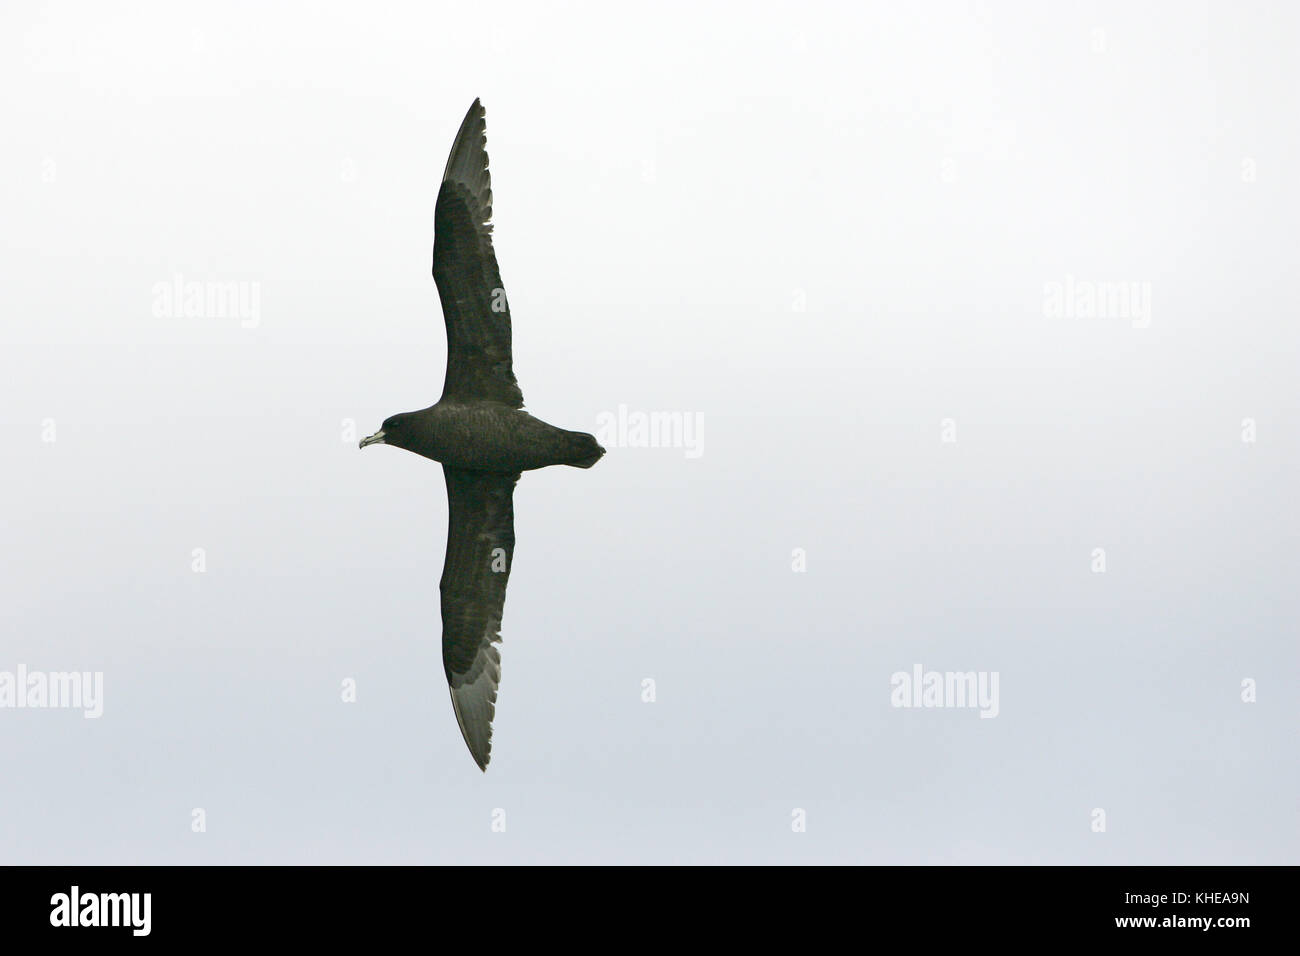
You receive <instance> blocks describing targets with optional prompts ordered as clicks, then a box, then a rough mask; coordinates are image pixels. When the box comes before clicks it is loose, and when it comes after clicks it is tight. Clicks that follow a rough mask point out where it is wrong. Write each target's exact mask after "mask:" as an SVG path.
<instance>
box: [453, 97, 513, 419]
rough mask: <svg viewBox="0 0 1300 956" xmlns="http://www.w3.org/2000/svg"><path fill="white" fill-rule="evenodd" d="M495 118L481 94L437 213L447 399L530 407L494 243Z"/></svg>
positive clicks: (455, 149)
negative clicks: (488, 117)
mask: <svg viewBox="0 0 1300 956" xmlns="http://www.w3.org/2000/svg"><path fill="white" fill-rule="evenodd" d="M486 145H487V123H486V121H485V111H484V109H483V106H482V104H481V103H479V101H478V100H475V101H474V105H473V106H471V107H470V108H469V113H467V114H466V115H465V121H464V122H463V123H461V124H460V132H459V133H457V134H456V142H455V144H454V145H453V146H452V147H451V156H450V158H449V159H448V160H447V169H446V171H445V172H444V173H443V174H442V187H441V188H440V189H439V190H438V205H437V208H436V210H435V211H434V239H433V278H434V280H435V281H436V282H437V283H438V297H439V298H440V299H442V315H443V318H444V320H445V321H446V323H447V378H446V381H445V382H444V384H443V389H442V397H443V400H444V401H446V400H452V401H457V400H459V401H494V402H501V403H503V404H505V405H509V406H510V407H511V408H522V407H523V404H524V396H523V393H522V392H521V391H520V390H519V384H518V383H517V382H516V381H515V373H514V370H513V369H512V368H511V355H510V309H509V307H508V305H507V303H506V294H505V287H504V286H503V285H502V283H501V270H500V269H498V268H497V257H496V253H495V252H494V251H493V249H492V223H491V219H492V177H491V176H490V175H489V173H488V168H487V166H488V156H487V150H486V149H485V148H484V147H485V146H486Z"/></svg>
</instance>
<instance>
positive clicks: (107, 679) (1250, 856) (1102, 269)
mask: <svg viewBox="0 0 1300 956" xmlns="http://www.w3.org/2000/svg"><path fill="white" fill-rule="evenodd" d="M1297 40H1300V9H1297V8H1296V7H1295V6H1294V5H1291V4H1285V3H1262V4H1261V3H1245V4H1242V3H1232V4H1228V3H1215V4H1208V5H1207V4H1184V3H1147V4H1140V5H1134V4H1128V3H1091V4H1084V5H1080V6H1077V7H1072V8H1070V9H1063V8H1061V7H1060V6H1059V5H1051V6H1047V7H1044V6H1043V5H1039V4H1031V3H992V4H965V3H951V4H947V3H945V4H939V3H927V4H920V5H900V4H871V5H859V4H848V3H843V4H820V5H819V4H809V3H799V4H793V3H792V4H766V5H751V6H746V7H744V8H743V9H742V8H739V7H737V6H736V5H734V4H732V5H723V4H700V3H692V4H690V5H688V6H686V5H683V6H675V5H673V4H665V5H659V6H655V7H654V8H643V9H641V10H639V11H637V12H636V13H635V14H633V13H629V12H627V11H623V12H619V11H616V10H612V9H607V8H606V7H605V6H604V5H599V4H566V5H564V6H562V7H555V8H549V9H543V8H541V7H540V6H534V5H526V4H498V5H490V6H485V5H477V4H476V5H472V6H466V5H443V4H412V5H403V6H398V5H387V4H378V5H375V4H372V5H356V4H339V5H336V6H334V7H332V8H331V7H329V6H328V5H321V4H279V5H277V4H233V5H228V6H224V7H222V9H221V10H220V11H219V15H218V14H217V13H212V14H200V13H198V12H196V11H182V10H177V9H174V8H173V7H172V5H167V4H154V5H146V6H143V7H141V8H139V9H137V10H134V11H131V12H124V11H121V10H114V11H109V10H108V9H107V8H104V7H102V6H101V5H98V4H90V3H83V4H57V5H37V4H22V3H11V4H6V5H5V7H4V12H3V13H0V109H2V110H3V124H0V125H2V128H3V130H4V138H5V143H6V148H5V149H4V150H0V204H2V208H3V210H4V213H3V216H0V243H2V246H0V253H2V258H0V312H2V314H3V316H4V320H3V323H2V324H0V443H2V444H3V447H4V448H5V458H4V462H5V467H4V468H3V469H0V495H2V497H3V501H4V547H3V548H0V607H2V608H3V614H2V615H0V628H2V630H0V671H13V670H15V668H16V667H17V666H18V665H20V664H22V665H25V666H26V667H27V668H29V669H32V670H44V671H63V670H80V671H102V672H103V674H104V701H103V707H104V713H103V716H102V717H100V718H99V719H97V720H88V719H84V718H83V717H82V715H81V713H80V712H78V711H74V710H28V709H24V710H17V709H0V758H2V759H3V767H4V772H3V773H0V861H3V862H13V863H85V864H106V863H236V862H275V863H352V862H393V863H421V862H514V863H533V862H655V863H669V862H683V863H690V862H696V863H703V862H755V863H757V862H796V863H804V862H830V861H836V862H864V863H877V862H879V863H1097V864H1101V863H1176V864H1193V863H1295V862H1297V855H1298V854H1297V850H1298V849H1300V834H1298V833H1297V826H1296V805H1297V797H1300V774H1298V772H1297V765H1296V759H1295V756H1296V755H1295V739H1296V738H1295V732H1296V726H1297V718H1300V707H1297V697H1296V686H1297V678H1298V677H1300V673H1298V671H1300V666H1298V665H1300V660H1298V659H1297V643H1296V637H1297V634H1296V626H1297V610H1298V608H1297V603H1298V601H1297V596H1296V587H1295V581H1296V577H1297V571H1298V570H1300V568H1298V567H1297V564H1298V562H1297V558H1296V540H1297V534H1298V532H1300V527H1298V526H1297V525H1298V522H1297V513H1296V508H1295V504H1294V500H1295V498H1294V495H1295V490H1294V489H1295V476H1296V466H1297V464H1300V454H1298V449H1297V440H1296V428H1295V423H1296V421H1297V418H1298V416H1300V407H1298V406H1300V401H1298V397H1297V389H1296V387H1295V377H1296V370H1297V368H1298V367H1300V354H1298V351H1300V350H1298V345H1300V333H1297V307H1298V306H1300V294H1298V293H1297V288H1296V281H1295V273H1296V270H1295V264H1296V257H1297V251H1298V250H1297V241H1296V238H1295V224H1296V222H1297V218H1298V216H1297V214H1298V213H1300V202H1298V200H1300V190H1298V188H1297V178H1296V173H1295V171H1296V169H1298V168H1300V136H1298V134H1297V126H1296V122H1295V117H1296V116H1297V115H1300V75H1298V73H1300V68H1298V67H1297V66H1296V63H1295V57H1294V51H1295V48H1296V44H1297ZM475 96H481V97H482V98H483V102H484V104H485V105H486V107H487V119H488V150H489V154H490V156H491V168H492V173H493V185H494V193H495V217H494V218H495V223H496V248H497V253H498V257H499V260H500V263H501V269H502V275H503V278H504V281H505V284H506V287H507V289H508V291H509V293H510V300H511V309H512V312H513V315H514V348H515V371H516V373H517V375H518V377H519V381H520V384H521V386H522V388H523V391H524V396H525V399H526V400H527V402H528V407H529V410H530V411H532V412H533V413H534V414H537V415H538V416H540V417H542V418H544V419H546V420H547V421H551V422H554V423H556V424H558V425H561V426H563V427H568V428H575V429H582V430H591V431H594V430H595V429H596V425H597V418H598V416H599V415H600V414H601V413H603V412H617V410H618V407H619V406H620V405H625V406H627V408H628V409H629V410H630V411H632V412H638V411H639V412H651V411H667V412H676V413H681V414H683V415H685V416H690V417H691V419H692V420H696V418H697V417H698V420H700V421H701V422H702V427H703V432H702V440H703V444H702V454H701V455H700V456H699V457H697V458H690V457H688V456H687V454H686V450H685V449H683V448H633V447H616V446H615V445H613V444H611V443H608V442H607V443H606V444H607V447H608V448H609V454H608V455H607V456H606V458H605V459H604V460H603V461H601V462H600V464H599V465H598V466H597V467H595V468H594V469H592V470H590V471H586V472H583V471H578V470H575V469H569V468H554V469H547V470H544V471H541V472H532V473H528V474H526V475H525V476H524V478H523V479H522V480H521V482H520V484H519V487H518V490H517V491H516V495H515V507H516V530H517V537H518V546H517V549H516V554H515V557H516V561H515V565H514V568H513V570H512V574H511V581H510V589H509V597H508V600H507V603H506V609H505V620H504V643H503V645H502V654H503V680H502V687H501V697H500V701H499V705H498V711H497V719H496V723H495V736H494V747H493V761H492V764H491V766H490V768H489V770H488V772H487V774H486V775H484V774H482V773H480V772H479V771H478V770H477V769H476V768H475V767H474V765H473V762H472V760H471V759H470V757H469V755H468V753H467V752H466V750H465V746H464V744H463V743H462V741H461V739H460V735H459V732H458V730H457V728H456V723H455V719H454V717H453V715H452V711H451V706H450V701H449V700H448V694H447V690H446V685H445V681H444V679H443V675H442V666H441V661H440V656H439V654H440V652H439V634H440V620H439V612H438V593H437V583H438V578H439V575H440V573H441V568H442V557H443V549H444V547H445V531H446V498H445V492H444V489H443V482H442V476H441V473H440V472H441V469H440V468H439V467H438V466H437V465H435V464H433V463H432V462H428V461H425V460H423V459H420V458H417V457H416V456H414V455H411V454H408V453H405V452H401V451H398V450H395V449H385V448H379V449H367V450H366V451H365V452H364V453H363V452H359V451H358V450H357V448H356V438H355V437H352V438H350V439H349V438H348V433H347V426H346V424H345V423H346V422H347V421H349V420H351V421H352V422H354V423H355V429H356V431H357V433H358V434H360V435H364V434H368V433H369V432H371V431H373V430H374V429H376V428H377V427H378V426H379V423H380V422H381V421H382V420H383V419H384V417H386V416H387V415H389V414H392V413H394V412H397V411H406V410H412V409H416V408H422V407H424V406H426V405H429V404H431V403H432V402H433V401H434V400H436V398H437V397H438V395H439V393H440V391H441V386H442V376H443V363H444V357H445V342H444V332H443V327H442V319H441V314H440V310H439V307H438V303H437V294H436V291H435V288H434V285H433V280H432V278H431V276H430V274H429V266H430V250H431V245H432V238H433V237H432V221H433V203H434V199H435V196H436V190H437V182H438V179H439V177H440V175H441V172H442V168H443V164H444V163H445V161H446V156H447V151H448V149H449V148H450V146H451V142H452V138H453V137H454V135H455V132H456V129H457V127H458V124H459V122H460V120H461V118H462V116H463V115H464V113H465V110H466V109H467V107H468V106H469V104H470V102H471V101H472V100H473V99H474V97H475ZM177 277H180V281H182V282H190V281H195V282H202V283H223V282H235V283H244V284H245V288H246V289H250V290H251V289H256V294H257V296H258V299H257V302H258V309H257V315H256V317H255V319H253V320H249V321H241V317H240V316H239V315H233V314H220V315H203V316H199V317H189V316H186V315H184V314H183V309H182V310H173V311H174V312H176V313H177V314H170V315H168V314H164V315H158V314H156V313H157V311H158V310H157V309H155V305H156V303H155V298H156V296H155V287H156V286H157V285H158V284H160V283H161V284H164V285H167V284H171V283H173V282H175V281H177ZM1067 282H1069V283H1073V284H1074V285H1073V287H1074V288H1088V287H1089V286H1088V284H1089V283H1092V284H1096V283H1125V284H1126V285H1125V288H1134V289H1138V290H1146V291H1147V292H1149V295H1150V300H1149V302H1150V308H1149V312H1148V313H1147V314H1146V315H1145V316H1144V317H1141V318H1134V317H1131V316H1130V317H1125V316H1122V315H1098V316H1093V317H1082V316H1078V315H1074V316H1072V317H1066V316H1055V315H1052V314H1050V313H1051V311H1052V310H1051V309H1050V307H1048V305H1047V302H1046V299H1047V297H1048V295H1049V292H1050V289H1052V288H1053V285H1052V284H1053V283H1058V284H1060V286H1061V287H1062V288H1063V287H1064V286H1065V284H1066V283H1067ZM1081 283H1082V284H1083V285H1082V286H1081V285H1080V284H1081ZM1129 284H1135V285H1129ZM164 311H165V310H164ZM945 419H950V420H951V422H950V423H949V425H948V426H947V427H948V428H949V437H952V436H953V435H955V438H956V440H955V441H944V440H943V438H944V428H945V425H944V421H945ZM1246 419H1250V420H1251V421H1252V422H1253V423H1254V426H1253V427H1254V429H1255V433H1254V438H1255V440H1254V441H1243V421H1244V420H1246ZM51 423H52V425H53V427H54V435H55V440H53V441H48V440H43V438H45V437H48V435H47V430H48V429H47V426H48V425H49V424H51ZM196 548H202V549H204V551H205V554H206V571H204V572H203V573H195V572H194V570H193V569H192V562H193V557H192V554H193V551H194V549H196ZM1097 548H1101V549H1104V551H1105V561H1106V570H1105V573H1094V571H1093V565H1094V549H1097ZM795 549H803V551H804V554H805V560H806V570H805V571H803V572H796V571H795V570H793V569H792V565H793V563H794V561H795V558H794V556H793V552H794V550H795ZM917 664H920V665H922V666H923V667H924V668H925V669H927V670H937V671H982V672H997V673H998V675H999V688H1000V700H999V713H998V716H997V717H996V718H994V719H981V718H980V717H979V715H978V713H977V712H976V711H975V710H971V709H905V708H895V707H892V706H891V687H890V679H891V675H892V674H894V673H895V672H898V671H908V672H910V671H911V669H912V668H913V666H914V665H917ZM647 678H649V679H653V680H654V682H655V690H656V699H655V701H654V702H653V703H645V702H643V700H642V682H643V681H644V680H645V679H647ZM345 679H352V680H354V681H355V682H356V688H357V700H356V702H355V703H344V702H343V701H342V700H341V683H342V682H343V681H344V680H345ZM1244 680H1253V681H1254V682H1255V686H1256V692H1257V699H1256V701H1255V702H1253V703H1246V702H1243V700H1242V682H1243V681H1244ZM195 808H202V809H203V810H204V811H205V813H206V826H207V829H206V832H202V833H196V832H193V831H192V827H191V822H192V812H193V810H194V809H195ZM497 808H500V809H503V810H504V811H505V821H506V829H505V832H493V829H492V822H493V813H494V810H496V809H497ZM796 809H801V810H803V811H804V812H805V814H806V831H805V832H796V831H795V829H794V828H793V826H792V824H793V822H794V821H795V818H794V817H793V816H792V814H793V813H794V811H795V810H796ZM1096 809H1102V810H1104V812H1105V832H1095V831H1094V820H1095V815H1094V810H1096Z"/></svg>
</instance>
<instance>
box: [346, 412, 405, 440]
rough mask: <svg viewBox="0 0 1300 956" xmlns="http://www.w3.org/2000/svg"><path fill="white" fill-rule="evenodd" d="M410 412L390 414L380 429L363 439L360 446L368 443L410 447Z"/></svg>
mask: <svg viewBox="0 0 1300 956" xmlns="http://www.w3.org/2000/svg"><path fill="white" fill-rule="evenodd" d="M410 418H411V414H410V412H402V413H401V414H400V415H390V416H389V417H388V418H385V419H384V424H383V425H381V426H380V428H379V431H377V432H375V433H374V434H373V435H371V436H369V437H368V438H363V439H361V444H360V445H358V446H357V447H358V448H365V447H366V446H367V445H396V446H397V447H398V448H408V447H409V444H408V440H409V438H410V437H411V428H410Z"/></svg>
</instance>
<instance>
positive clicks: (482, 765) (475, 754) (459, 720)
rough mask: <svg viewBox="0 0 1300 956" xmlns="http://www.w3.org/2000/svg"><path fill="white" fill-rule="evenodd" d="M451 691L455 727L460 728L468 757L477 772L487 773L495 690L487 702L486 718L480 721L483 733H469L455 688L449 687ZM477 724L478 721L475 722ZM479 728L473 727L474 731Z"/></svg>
mask: <svg viewBox="0 0 1300 956" xmlns="http://www.w3.org/2000/svg"><path fill="white" fill-rule="evenodd" d="M449 689H450V690H451V709H452V710H453V711H454V712H455V714H456V726H458V727H459V728H460V735H461V737H462V738H463V739H464V740H465V746H466V747H468V748H469V755H470V756H471V757H472V758H473V759H474V763H476V764H478V768H479V770H482V771H483V772H484V773H487V768H488V764H489V763H491V762H492V719H493V718H494V717H495V716H496V693H495V688H493V692H492V695H491V698H490V699H489V700H488V706H487V717H486V719H485V720H483V721H482V725H483V728H484V729H485V730H486V732H484V733H479V732H475V733H471V732H470V728H469V726H468V725H467V724H466V723H465V715H464V714H463V713H462V712H461V706H460V703H461V702H460V698H459V697H457V695H456V690H457V688H456V687H450V688H449ZM475 723H476V724H477V723H478V721H475ZM478 730H479V728H478V727H475V731H478Z"/></svg>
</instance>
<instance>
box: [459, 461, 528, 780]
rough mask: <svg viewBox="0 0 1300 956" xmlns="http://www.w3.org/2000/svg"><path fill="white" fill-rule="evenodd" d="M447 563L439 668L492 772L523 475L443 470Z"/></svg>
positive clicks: (478, 756)
mask: <svg viewBox="0 0 1300 956" xmlns="http://www.w3.org/2000/svg"><path fill="white" fill-rule="evenodd" d="M443 476H444V477H445V479H446V482H447V505H448V520H447V557H446V561H445V563H444V564H443V569H442V585H441V590H442V662H443V669H444V671H445V672H446V675H447V683H448V684H449V685H450V687H451V701H452V706H453V707H454V708H455V711H456V721H457V723H459V725H460V731H461V733H462V734H463V735H464V737H465V743H466V744H467V745H469V749H470V753H471V754H472V755H473V757H474V762H475V763H477V764H478V765H479V768H480V769H487V764H488V760H489V759H490V757H491V752H492V718H493V716H495V714H496V699H497V687H498V685H499V684H500V681H501V654H500V651H499V650H498V649H497V646H496V645H497V644H498V643H500V641H501V616H502V612H503V609H504V607H505V600H506V583H507V582H508V581H509V579H510V567H511V564H512V562H513V560H514V551H515V520H514V488H515V482H517V481H518V480H519V476H518V475H517V474H515V475H504V474H496V473H491V472H475V471H464V470H461V469H458V468H449V467H447V466H446V465H444V466H443Z"/></svg>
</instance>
